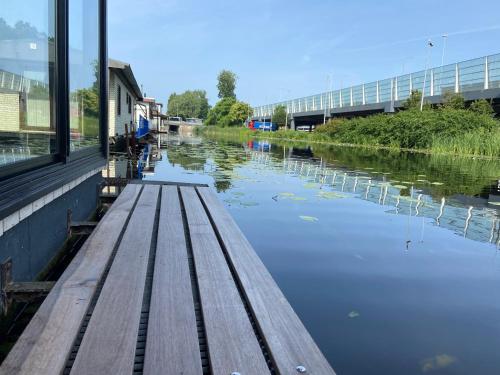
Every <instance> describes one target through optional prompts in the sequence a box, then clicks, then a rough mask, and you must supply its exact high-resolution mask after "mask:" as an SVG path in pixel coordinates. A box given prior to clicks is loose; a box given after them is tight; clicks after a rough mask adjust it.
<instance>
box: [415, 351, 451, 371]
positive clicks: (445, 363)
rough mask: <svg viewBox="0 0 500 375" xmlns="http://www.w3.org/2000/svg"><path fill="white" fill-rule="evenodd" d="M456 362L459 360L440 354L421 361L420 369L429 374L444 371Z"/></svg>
mask: <svg viewBox="0 0 500 375" xmlns="http://www.w3.org/2000/svg"><path fill="white" fill-rule="evenodd" d="M455 362H457V359H456V358H455V357H453V356H451V355H449V354H438V355H435V356H434V357H431V358H426V359H424V360H422V361H420V367H421V369H422V372H429V371H436V370H441V369H444V368H446V367H449V366H450V365H452V364H453V363H455Z"/></svg>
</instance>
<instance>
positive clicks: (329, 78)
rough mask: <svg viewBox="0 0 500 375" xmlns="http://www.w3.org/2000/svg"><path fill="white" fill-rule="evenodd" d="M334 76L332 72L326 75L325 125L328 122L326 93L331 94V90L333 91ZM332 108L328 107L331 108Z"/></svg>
mask: <svg viewBox="0 0 500 375" xmlns="http://www.w3.org/2000/svg"><path fill="white" fill-rule="evenodd" d="M331 86H332V76H331V74H327V75H326V93H325V99H324V106H325V111H324V113H323V125H325V124H326V111H327V104H326V103H327V102H328V101H327V100H326V95H330V92H331V91H332V88H331ZM329 109H330V108H328V110H329Z"/></svg>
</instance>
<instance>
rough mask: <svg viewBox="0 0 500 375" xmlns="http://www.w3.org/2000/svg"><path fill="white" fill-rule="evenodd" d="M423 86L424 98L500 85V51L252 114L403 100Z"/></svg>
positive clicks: (324, 108)
mask: <svg viewBox="0 0 500 375" xmlns="http://www.w3.org/2000/svg"><path fill="white" fill-rule="evenodd" d="M424 82H425V83H424ZM424 85H425V96H426V97H429V96H436V95H442V94H444V93H446V92H453V93H464V92H469V91H476V90H487V89H493V88H500V54H496V55H490V56H485V57H480V58H476V59H472V60H467V61H462V62H458V63H454V64H448V65H444V66H440V67H435V68H431V69H428V70H427V72H426V71H425V70H422V71H419V72H414V73H409V74H404V75H400V76H396V77H393V78H388V79H383V80H380V81H375V82H370V83H365V84H361V85H356V86H351V87H347V88H342V89H340V90H334V91H328V92H323V93H321V94H317V95H310V96H306V97H302V98H297V99H293V100H287V101H283V102H278V103H273V104H267V105H262V106H258V107H254V116H255V117H269V116H271V115H272V113H273V112H274V110H275V108H276V107H277V106H279V105H283V106H285V107H286V110H287V112H288V113H289V114H293V113H300V112H309V111H324V110H326V109H334V108H342V107H353V106H359V105H368V104H378V103H386V102H390V101H396V100H405V99H407V98H408V97H409V96H410V95H411V92H412V91H413V90H418V91H420V92H422V90H423V88H424Z"/></svg>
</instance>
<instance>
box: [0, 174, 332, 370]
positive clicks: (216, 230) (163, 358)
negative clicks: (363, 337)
mask: <svg viewBox="0 0 500 375" xmlns="http://www.w3.org/2000/svg"><path fill="white" fill-rule="evenodd" d="M301 366H302V367H301ZM301 372H302V373H307V374H321V375H323V374H334V371H333V370H332V368H331V367H330V365H329V364H328V362H327V361H326V359H325V358H324V356H323V355H322V353H321V352H320V350H319V349H318V347H317V346H316V344H315V343H314V341H313V340H312V338H311V336H310V335H309V333H308V332H307V330H306V329H305V327H304V326H303V325H302V323H301V321H300V319H299V318H298V317H297V315H296V314H295V313H294V311H293V309H292V308H291V306H290V305H289V303H288V302H287V300H286V299H285V297H284V296H283V294H282V292H281V291H280V289H279V288H278V287H277V285H276V283H275V282H274V281H273V279H272V277H271V275H270V274H269V272H268V271H267V270H266V268H265V267H264V265H263V264H262V262H261V261H260V259H259V257H258V256H257V254H256V253H255V251H254V250H253V249H252V247H251V245H250V244H249V243H248V241H247V240H246V239H245V237H244V236H243V234H242V233H241V231H240V229H239V228H238V227H237V225H236V224H235V222H234V221H233V219H232V218H231V216H230V215H229V214H228V213H227V211H226V210H225V209H224V207H223V206H222V204H221V203H220V201H219V200H218V198H217V197H216V196H215V194H214V193H213V192H212V191H211V190H210V189H209V188H208V187H201V186H198V187H195V186H176V185H160V184H129V185H127V186H126V188H125V189H124V191H123V192H122V193H121V194H120V195H119V197H118V198H117V200H116V202H115V203H114V204H113V206H112V207H111V209H110V210H109V211H108V213H107V214H106V216H105V217H104V218H103V219H102V220H101V222H100V223H99V224H98V226H97V227H96V229H95V230H94V232H93V233H92V235H91V236H90V237H89V239H88V240H87V241H86V242H85V244H84V246H83V247H82V249H81V250H80V251H79V253H78V254H77V256H76V257H75V259H74V260H73V261H72V263H71V264H70V266H69V267H68V268H67V269H66V271H65V272H64V274H63V275H62V277H61V278H60V279H59V281H58V282H57V283H56V285H55V286H54V288H53V289H52V291H51V292H50V293H49V295H48V296H47V298H46V299H45V301H44V302H43V304H42V305H41V307H40V308H39V310H38V312H37V313H36V314H35V316H34V317H33V319H32V320H31V322H30V324H29V325H28V327H27V328H26V329H25V331H24V332H23V334H22V336H21V337H20V339H19V340H18V342H17V343H16V345H15V346H14V348H13V349H12V351H11V352H10V353H9V355H8V357H7V358H6V360H5V361H4V363H3V364H2V367H0V374H47V375H48V374H61V373H68V374H132V373H137V374H142V373H144V374H190V375H191V374H193V375H195V374H217V375H219V374H224V375H226V374H227V375H230V374H233V373H240V374H244V375H252V374H255V375H257V374H259V375H261V374H292V373H301Z"/></svg>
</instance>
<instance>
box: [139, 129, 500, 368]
mask: <svg viewBox="0 0 500 375" xmlns="http://www.w3.org/2000/svg"><path fill="white" fill-rule="evenodd" d="M161 144H162V148H163V151H162V153H163V160H161V161H159V162H157V163H156V166H155V170H154V175H151V176H147V178H148V179H153V180H169V181H186V182H200V183H207V184H209V185H211V186H213V187H215V188H216V189H217V190H218V192H219V193H218V195H219V197H220V199H221V200H222V201H223V202H224V203H225V205H226V207H227V208H228V209H229V210H230V212H231V214H232V215H233V217H234V218H235V220H236V222H237V223H238V225H239V226H240V227H241V229H242V231H243V232H244V233H245V235H246V236H247V237H248V239H249V240H250V242H251V243H252V245H253V246H254V248H255V250H256V251H257V253H258V254H259V256H260V257H261V259H262V260H263V262H264V264H265V265H266V267H267V268H268V269H269V270H270V272H271V274H272V275H273V277H274V278H275V279H276V281H277V283H278V285H279V286H280V287H281V289H282V290H283V292H284V294H285V296H286V297H287V299H288V300H289V301H290V303H291V304H292V306H293V308H294V309H295V311H296V312H297V313H298V315H299V316H300V318H301V319H302V321H303V322H304V324H305V325H306V327H307V328H308V330H309V331H310V332H311V334H312V336H313V337H314V339H315V340H316V342H317V343H318V345H319V346H320V348H321V349H322V351H323V352H324V353H325V355H326V357H327V358H328V360H329V361H330V362H331V363H332V365H333V367H334V368H335V369H336V371H337V372H338V373H339V374H363V375H364V374H370V373H381V374H382V373H383V374H412V375H413V374H415V375H416V374H422V373H432V374H451V373H453V374H456V373H460V374H471V373H478V374H492V375H493V374H497V373H498V368H500V358H499V357H498V355H497V353H496V348H497V347H498V346H499V345H500V318H498V317H499V316H500V314H499V313H500V302H499V299H498V284H499V283H500V258H499V256H498V255H499V254H500V253H499V251H498V244H499V232H500V228H499V213H498V203H497V202H498V201H499V197H500V195H499V191H498V182H497V178H498V176H499V175H500V171H499V168H500V166H499V163H498V161H487V160H474V159H460V158H444V157H437V156H430V155H416V154H405V153H394V152H388V151H374V150H367V149H355V148H336V147H324V146H323V147H322V146H317V145H313V146H309V147H304V145H303V144H289V143H288V144H281V143H280V144H275V143H272V142H260V141H250V142H249V141H248V140H237V141H236V142H235V141H233V140H225V139H220V138H219V139H196V140H193V139H184V138H172V137H170V136H169V137H166V138H164V139H163V140H162V142H161ZM361 358H362V360H360V359H361ZM374 368H376V369H377V370H376V371H374V370H373V369H374Z"/></svg>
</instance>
